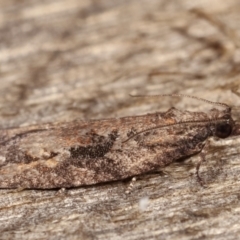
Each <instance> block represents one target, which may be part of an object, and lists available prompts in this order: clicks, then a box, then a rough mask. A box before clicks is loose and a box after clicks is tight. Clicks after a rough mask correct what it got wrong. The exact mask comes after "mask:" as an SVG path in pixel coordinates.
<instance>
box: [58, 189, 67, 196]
mask: <svg viewBox="0 0 240 240" xmlns="http://www.w3.org/2000/svg"><path fill="white" fill-rule="evenodd" d="M66 193H67V190H66V188H60V189H59V190H58V191H57V192H56V195H65V194H66Z"/></svg>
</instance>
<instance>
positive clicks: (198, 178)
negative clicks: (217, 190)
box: [196, 141, 209, 187]
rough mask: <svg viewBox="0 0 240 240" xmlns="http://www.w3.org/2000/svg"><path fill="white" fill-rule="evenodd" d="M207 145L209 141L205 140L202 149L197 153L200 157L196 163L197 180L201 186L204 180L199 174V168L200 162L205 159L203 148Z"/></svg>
mask: <svg viewBox="0 0 240 240" xmlns="http://www.w3.org/2000/svg"><path fill="white" fill-rule="evenodd" d="M208 145H209V142H208V141H207V142H206V144H205V146H204V147H203V149H202V151H201V152H200V153H199V156H200V159H199V161H198V163H197V166H196V176H197V181H198V182H199V183H200V185H201V186H202V187H204V181H203V179H202V178H201V176H200V174H199V169H200V166H201V165H202V163H203V162H205V161H206V158H205V152H206V150H205V149H206V148H207V147H208Z"/></svg>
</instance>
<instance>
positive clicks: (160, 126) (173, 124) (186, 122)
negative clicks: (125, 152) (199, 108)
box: [122, 118, 228, 143]
mask: <svg viewBox="0 0 240 240" xmlns="http://www.w3.org/2000/svg"><path fill="white" fill-rule="evenodd" d="M223 120H225V121H228V119H222V118H219V119H206V120H201V121H197V120H196V121H194V120H193V121H182V122H177V123H171V124H166V125H158V126H155V127H151V128H147V129H144V130H142V131H140V132H137V133H136V134H134V135H132V136H130V137H129V138H127V139H126V140H124V141H123V142H122V143H126V142H127V141H129V140H130V139H132V138H134V137H136V136H137V135H139V134H141V133H144V132H148V131H152V130H155V129H161V128H165V127H169V126H176V125H181V124H193V123H194V124H195V123H200V124H201V123H206V122H209V123H216V122H219V121H223Z"/></svg>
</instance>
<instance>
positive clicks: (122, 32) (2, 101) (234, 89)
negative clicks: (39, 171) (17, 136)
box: [0, 0, 240, 240]
mask: <svg viewBox="0 0 240 240" xmlns="http://www.w3.org/2000/svg"><path fill="white" fill-rule="evenodd" d="M239 22H240V1H239V0H228V1H226V0H214V1H209V0H199V1H191V0H178V1H169V0H132V1H125V0H115V1H113V0H101V1H95V0H84V1H79V0H48V1H41V0H32V1H31V0H22V1H19V0H11V1H9V0H1V2H0V127H1V128H7V127H13V126H20V125H30V124H36V123H44V122H62V121H69V120H73V119H94V118H108V117H120V116H128V115H138V114H144V113H148V112H155V111H165V110H167V109H169V108H170V107H172V106H175V107H176V108H179V109H188V110H201V111H207V110H208V109H209V106H208V105H207V104H204V103H201V102H197V101H189V99H184V98H182V99H179V98H173V97H164V98H154V99H151V98H149V99H146V98H140V99H139V98H138V99H132V98H131V97H129V93H141V94H166V93H183V94H190V95H194V96H200V97H203V98H206V99H209V100H213V101H221V102H225V103H227V104H229V105H231V106H233V117H234V119H235V120H238V121H239V119H240V114H239V113H240V111H239V105H240V90H239V84H240V67H239V66H240V50H239V46H240V28H239ZM211 107H212V106H211ZM239 156H240V137H238V136H235V137H232V138H228V139H226V140H221V141H211V142H210V145H209V147H208V149H206V158H207V162H206V163H204V166H203V167H202V169H201V175H202V177H203V178H204V180H205V182H206V188H202V187H201V186H200V185H199V183H198V182H197V181H196V177H195V175H194V173H195V166H196V164H197V161H198V156H193V157H192V158H190V159H187V160H185V161H181V162H177V163H174V164H172V165H170V166H169V167H167V168H165V169H163V171H162V172H160V173H156V174H149V175H144V176H142V177H141V178H140V179H139V180H138V181H137V182H136V184H135V187H134V189H133V191H132V193H131V194H129V195H126V194H125V190H126V188H127V186H128V184H129V182H128V181H126V182H121V181H116V182H112V183H108V184H101V185H94V186H90V187H80V188H74V189H69V190H67V191H66V192H64V193H62V192H58V191H57V190H51V191H50V190H48V191H46V190H23V191H14V190H0V209H1V210H0V213H1V214H0V232H1V234H0V239H54V240H55V239H126V240H127V239H218V240H219V239H224V240H226V239H238V238H239V236H240V210H239V209H240V201H239V199H240V183H239V180H240V161H239V160H240V157H239Z"/></svg>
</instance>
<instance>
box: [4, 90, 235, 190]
mask: <svg viewBox="0 0 240 240" xmlns="http://www.w3.org/2000/svg"><path fill="white" fill-rule="evenodd" d="M161 96H164V95H161ZM171 96H173V97H175V96H178V97H179V96H185V97H189V98H195V99H198V100H200V101H204V102H206V103H209V104H212V105H214V106H217V107H218V108H215V107H214V108H212V109H211V110H210V111H209V112H208V113H205V112H190V111H183V110H178V109H176V108H171V109H169V110H168V111H166V112H155V113H151V114H146V115H140V116H129V117H122V118H111V119H101V120H86V121H83V120H76V121H72V122H65V123H47V124H38V125H33V126H27V127H17V128H8V129H1V130H0V188H36V189H38V188H40V189H51V188H67V187H77V186H82V185H92V184H96V183H101V182H109V181H115V180H122V179H126V178H130V177H134V176H137V175H140V174H144V173H148V172H153V171H156V170H158V169H159V168H162V167H165V166H166V165H168V164H171V163H172V162H174V161H176V160H178V159H180V158H183V157H188V156H191V155H193V154H197V153H199V152H201V151H202V149H203V147H204V145H205V143H206V141H207V140H208V138H209V137H212V136H215V137H218V138H227V137H229V136H230V135H231V134H232V132H233V130H234V127H235V122H234V120H233V119H232V117H231V107H229V106H228V105H227V104H225V103H219V102H211V101H208V100H205V99H201V98H197V97H193V96H188V95H181V94H172V95H171ZM203 160H204V159H203ZM200 164H201V161H200V163H199V164H198V165H197V171H196V172H197V176H198V178H199V179H200V176H199V167H200Z"/></svg>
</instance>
